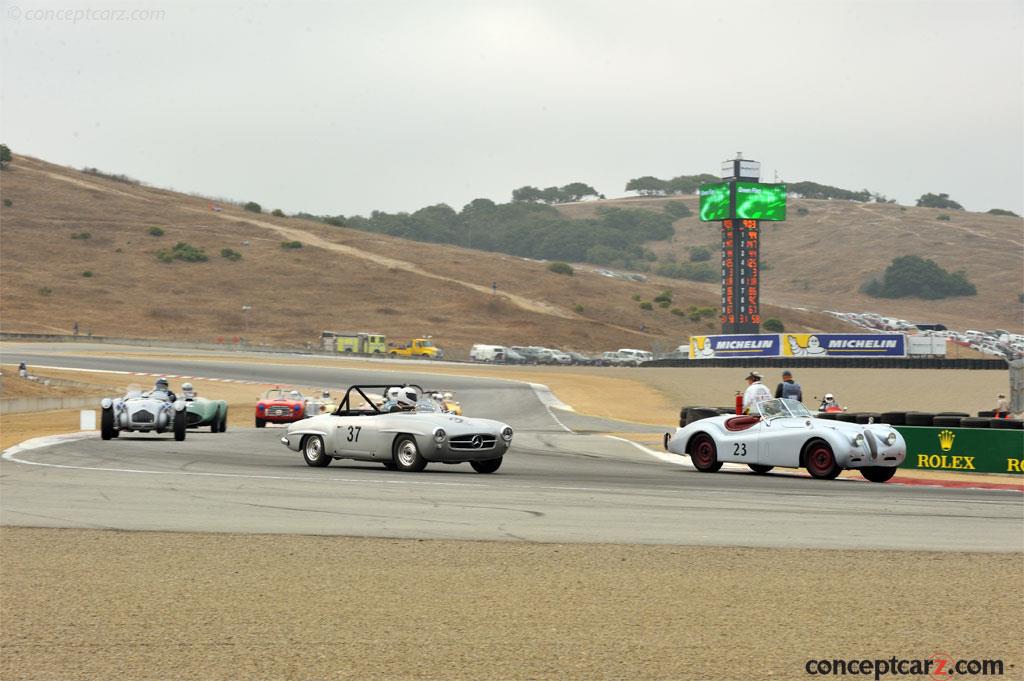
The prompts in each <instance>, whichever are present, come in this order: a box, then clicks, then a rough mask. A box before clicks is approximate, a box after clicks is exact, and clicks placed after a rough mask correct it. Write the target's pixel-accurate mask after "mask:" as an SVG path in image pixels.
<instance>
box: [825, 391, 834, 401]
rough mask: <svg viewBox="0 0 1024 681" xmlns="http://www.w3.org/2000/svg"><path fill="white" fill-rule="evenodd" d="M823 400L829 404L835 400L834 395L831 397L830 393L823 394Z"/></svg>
mask: <svg viewBox="0 0 1024 681" xmlns="http://www.w3.org/2000/svg"><path fill="white" fill-rule="evenodd" d="M825 399H826V400H828V401H829V402H831V401H832V400H834V399H836V398H835V395H833V394H832V393H825Z"/></svg>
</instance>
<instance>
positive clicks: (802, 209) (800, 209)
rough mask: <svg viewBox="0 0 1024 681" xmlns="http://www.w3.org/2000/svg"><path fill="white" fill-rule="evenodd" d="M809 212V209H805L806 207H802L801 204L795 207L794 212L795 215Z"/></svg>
mask: <svg viewBox="0 0 1024 681" xmlns="http://www.w3.org/2000/svg"><path fill="white" fill-rule="evenodd" d="M810 212H811V211H809V210H807V209H806V208H804V207H803V206H800V207H798V208H797V209H796V214H797V215H801V216H803V215H807V214H808V213H810Z"/></svg>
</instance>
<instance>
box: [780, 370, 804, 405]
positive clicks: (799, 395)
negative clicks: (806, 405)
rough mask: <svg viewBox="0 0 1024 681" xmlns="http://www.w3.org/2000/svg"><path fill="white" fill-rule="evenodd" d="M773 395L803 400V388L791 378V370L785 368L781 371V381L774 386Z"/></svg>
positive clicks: (798, 400)
mask: <svg viewBox="0 0 1024 681" xmlns="http://www.w3.org/2000/svg"><path fill="white" fill-rule="evenodd" d="M775 397H776V399H777V398H780V397H782V398H785V399H788V400H796V401H797V402H803V401H804V390H803V388H801V387H800V384H799V383H797V382H796V381H794V380H793V372H792V371H790V370H789V369H786V370H785V371H783V372H782V383H779V385H778V386H777V387H776V388H775Z"/></svg>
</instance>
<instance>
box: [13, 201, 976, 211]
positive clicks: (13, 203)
mask: <svg viewBox="0 0 1024 681" xmlns="http://www.w3.org/2000/svg"><path fill="white" fill-rule="evenodd" d="M13 205H14V201H11V200H10V199H4V208H10V207H11V206H13ZM989 212H991V211H989Z"/></svg>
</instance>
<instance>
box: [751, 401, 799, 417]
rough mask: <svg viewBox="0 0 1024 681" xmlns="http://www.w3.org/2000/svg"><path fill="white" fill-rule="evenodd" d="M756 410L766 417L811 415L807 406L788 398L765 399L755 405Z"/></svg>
mask: <svg viewBox="0 0 1024 681" xmlns="http://www.w3.org/2000/svg"><path fill="white" fill-rule="evenodd" d="M757 411H758V412H759V413H760V414H761V416H762V417H764V418H766V419H771V418H778V417H780V416H793V417H797V418H800V417H804V416H810V415H811V412H809V411H807V407H805V406H804V405H802V404H801V403H800V402H797V401H796V400H789V399H775V400H765V401H764V402H761V403H760V404H758V405H757Z"/></svg>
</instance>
